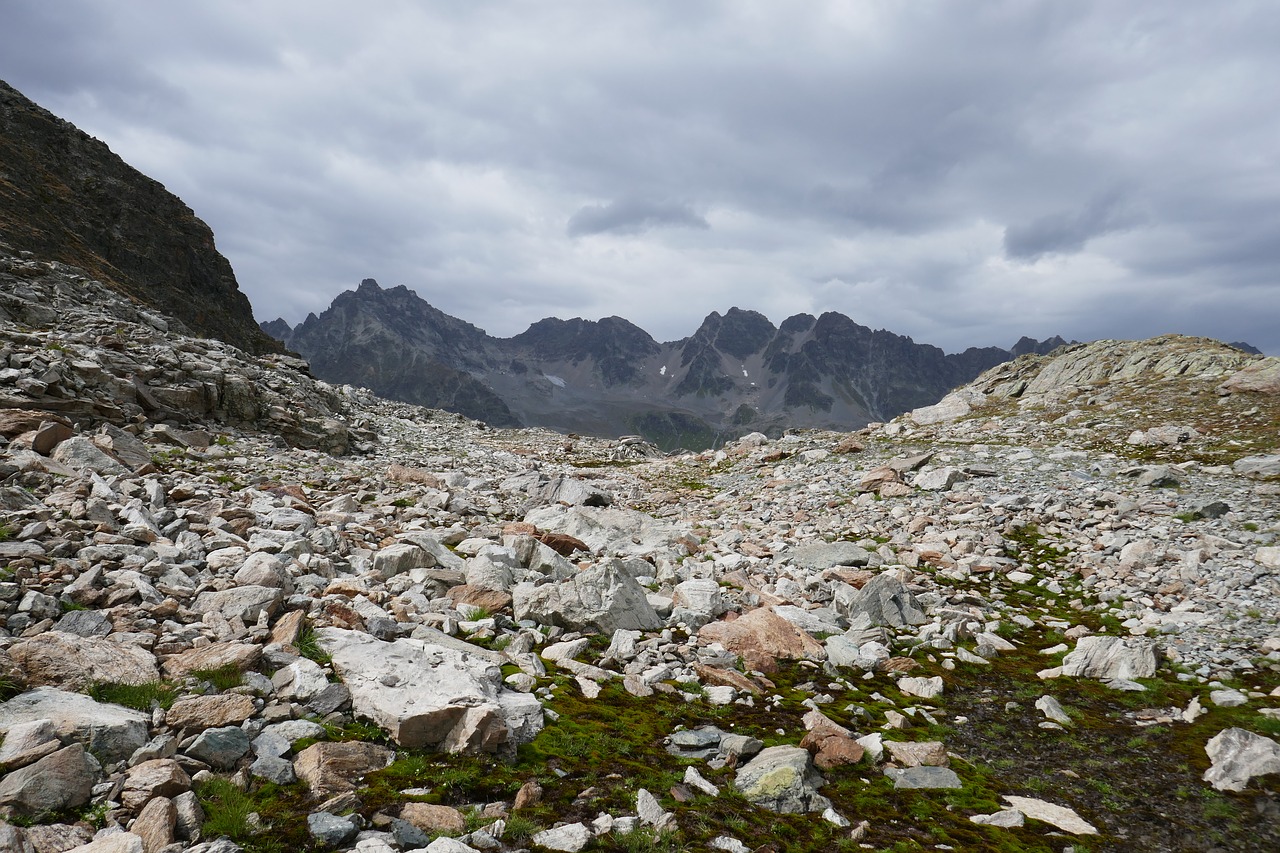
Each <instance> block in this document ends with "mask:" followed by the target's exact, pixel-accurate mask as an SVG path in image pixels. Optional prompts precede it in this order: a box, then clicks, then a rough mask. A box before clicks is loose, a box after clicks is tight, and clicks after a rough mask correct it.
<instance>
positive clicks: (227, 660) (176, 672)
mask: <svg viewBox="0 0 1280 853" xmlns="http://www.w3.org/2000/svg"><path fill="white" fill-rule="evenodd" d="M261 657H262V646H259V645H254V644H251V643H214V644H213V645H211V646H204V647H203V648H199V649H191V650H190V651H186V652H182V653H181V654H177V655H174V656H173V657H170V658H166V659H165V661H164V664H163V669H164V674H165V675H167V676H168V677H169V678H181V677H182V676H184V675H190V674H191V673H193V672H198V671H200V670H205V669H221V668H222V667H224V666H234V667H236V668H237V669H239V670H240V671H241V672H243V671H245V670H247V669H252V668H253V667H254V666H255V665H256V664H257V663H258V660H259V659H260V658H261Z"/></svg>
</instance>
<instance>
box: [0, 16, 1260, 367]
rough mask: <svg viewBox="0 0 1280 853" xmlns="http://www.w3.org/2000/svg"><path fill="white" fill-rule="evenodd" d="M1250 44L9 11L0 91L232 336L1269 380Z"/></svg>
mask: <svg viewBox="0 0 1280 853" xmlns="http://www.w3.org/2000/svg"><path fill="white" fill-rule="evenodd" d="M1277 43H1280V6H1277V5H1275V4H1274V3H1264V2H1250V0H1225V2H1220V3H1215V4H1199V3H1191V2H1173V3H1167V4H1150V3H1144V2H1137V0H1079V2H1072V3H1061V2H1049V0H1044V2H1036V0H1016V1H1015V0H975V2H972V3H963V4H945V3H911V4H907V3H902V4H886V3H873V2H855V1H854V0H814V2H812V3H806V4H803V6H800V7H797V6H796V5H795V4H788V3H782V2H758V3H750V4H743V3H737V2H733V3H731V2H727V0H724V2H708V3H688V2H676V0H655V2H646V3H631V4H616V5H610V6H609V7H608V8H607V11H602V8H601V6H600V5H599V4H598V3H595V2H589V0H563V2H558V3H555V4H535V3H523V2H511V3H498V2H494V3H447V4H441V3H437V4H422V3H416V2H411V0H387V2H385V3H382V4H379V5H378V6H377V8H376V12H374V11H370V10H368V9H366V8H357V7H355V6H354V5H352V4H346V3H340V2H336V0H321V1H320V2H317V0H308V2H303V1H302V0H278V2H273V3H270V4H262V3H251V2H248V0H225V2H220V3H218V4H185V3H172V2H168V0H120V2H117V3H112V4H110V5H103V4H101V3H96V2H89V0H61V1H60V2H57V3H50V2H46V0H10V2H8V3H6V4H5V14H4V20H3V21H2V22H0V78H4V79H6V80H8V82H10V83H11V84H13V85H15V86H16V87H17V88H19V89H20V90H22V91H23V92H24V93H26V94H27V95H28V96H30V97H32V98H33V99H34V100H36V101H37V102H39V103H41V104H42V105H43V106H45V107H47V108H49V109H51V110H53V111H54V112H56V113H57V114H59V115H62V116H63V117H65V118H68V119H69V120H71V121H73V122H75V123H76V124H78V125H79V126H81V127H82V128H83V129H85V130H86V131H88V132H90V133H93V134H94V135H96V136H98V137H99V138H102V139H104V140H105V141H107V142H108V144H110V145H111V146H112V148H113V149H114V150H116V151H117V153H120V154H121V155H122V156H124V157H125V159H126V160H128V161H129V162H130V163H132V164H133V165H134V166H136V167H138V168H139V169H141V170H142V171H144V172H146V173H147V174H149V175H151V176H153V177H155V178H157V179H158V180H160V181H161V182H163V183H164V184H165V185H166V186H167V187H169V188H170V189H171V190H173V191H174V192H177V193H178V194H179V195H180V196H182V198H183V199H184V200H185V201H186V202H187V203H188V204H189V205H191V206H192V207H193V208H194V209H195V210H196V212H197V213H198V214H199V215H200V216H201V217H202V218H204V219H205V220H206V221H208V222H209V224H210V225H211V226H212V227H213V228H214V231H215V233H216V234H217V239H218V245H219V247H220V248H221V249H222V250H223V251H224V252H225V253H226V254H227V255H228V257H229V258H230V259H231V261H232V264H233V266H234V267H235V269H236V273H237V276H238V278H239V280H240V283H241V286H242V288H243V289H244V290H245V291H246V292H247V293H248V294H249V296H250V299H251V300H252V302H253V304H254V308H255V311H256V312H257V314H258V315H259V316H260V317H264V318H265V317H274V316H277V315H284V316H285V317H286V319H289V320H290V321H291V322H296V321H298V320H300V319H301V318H302V317H303V316H305V314H306V313H307V312H308V311H319V310H323V309H324V308H325V307H326V306H327V305H328V303H329V302H330V301H331V299H332V298H333V296H334V295H336V294H337V293H338V292H340V291H342V290H344V289H348V288H351V287H354V286H356V285H357V284H358V283H359V281H360V279H362V278H365V277H370V276H372V277H374V278H377V279H378V280H379V281H380V282H381V283H382V284H384V285H387V286H391V285H396V284H406V285H409V286H411V287H414V288H415V289H417V290H418V291H419V292H420V293H421V294H422V295H423V296H424V298H427V299H428V300H429V301H431V302H432V303H433V304H435V305H436V306H437V307H439V308H441V309H442V310H444V311H448V312H450V313H454V314H457V315H459V316H462V317H463V318H464V319H466V320H468V321H471V322H473V323H476V324H477V325H480V326H482V327H484V328H486V329H488V330H490V331H492V332H494V333H497V334H512V333H514V332H518V331H521V330H523V329H524V328H525V327H526V326H527V325H528V323H529V322H531V321H532V320H535V319H538V318H540V317H543V316H547V315H554V314H559V315H562V316H592V317H600V316H608V315H614V314H616V315H621V316H625V317H627V318H628V319H631V320H632V321H634V322H636V323H637V324H639V325H640V326H642V327H643V328H645V329H646V330H648V331H649V332H650V333H652V334H653V335H654V336H655V337H657V338H659V339H664V340H670V339H676V338H680V337H684V336H685V335H688V334H690V333H691V332H692V331H693V329H694V328H695V327H696V325H697V323H698V322H699V320H700V319H701V318H702V317H703V316H704V315H705V314H707V313H708V312H710V311H712V310H718V311H721V312H723V311H724V310H725V309H726V308H727V307H729V306H730V305H739V306H741V307H744V308H754V309H756V310H760V311H763V312H764V313H766V314H767V315H769V316H770V317H771V318H772V319H774V321H775V322H777V321H778V320H780V319H782V318H783V317H785V316H787V315H789V314H793V313H796V312H799V311H807V312H810V313H817V312H821V311H825V310H838V311H843V312H845V313H847V314H849V315H850V316H852V317H853V318H854V319H855V320H857V321H859V322H862V323H864V324H866V325H870V326H877V327H886V328H890V329H892V330H894V331H897V332H901V333H904V334H910V335H912V336H913V337H915V339H916V340H919V341H925V342H929V343H935V344H938V345H940V346H943V347H944V348H947V349H962V348H964V347H966V346H969V345H986V344H999V345H1002V346H1008V345H1009V344H1010V343H1012V342H1013V341H1015V340H1017V338H1018V337H1020V336H1021V335H1023V334H1030V335H1033V336H1036V337H1048V336H1050V335H1053V334H1062V335H1064V336H1067V337H1076V338H1087V337H1096V336H1098V335H1100V334H1105V335H1117V334H1122V335H1124V336H1128V337H1141V336H1147V335H1151V334H1158V333H1161V332H1165V331H1171V330H1178V331H1188V332H1196V333H1200V334H1213V335H1217V336H1222V337H1227V338H1230V339H1233V340H1234V339H1245V340H1249V341H1250V342H1252V343H1254V344H1257V345H1259V346H1261V347H1263V348H1264V349H1267V350H1268V351H1270V352H1278V353H1280V322H1277V320H1278V318H1277V316H1276V314H1277V309H1275V308H1274V307H1273V306H1275V305H1278V304H1280V293H1277V282H1280V256H1278V255H1280V253H1278V251H1277V250H1276V248H1275V246H1276V245H1277V241H1276V240H1275V239H1274V235H1275V234H1276V233H1277V232H1278V230H1280V181H1278V180H1277V178H1276V175H1277V174H1278V172H1277V169H1276V164H1277V163H1280V94H1277V90H1276V88H1275V86H1274V80H1275V79H1277V77H1278V76H1280V54H1278V53H1277V52H1276V50H1275V48H1274V45H1275V44H1277ZM672 305H679V306H680V310H679V311H673V310H672V309H671V307H670V306H672Z"/></svg>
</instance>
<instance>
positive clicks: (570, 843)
mask: <svg viewBox="0 0 1280 853" xmlns="http://www.w3.org/2000/svg"><path fill="white" fill-rule="evenodd" d="M591 838H592V836H591V830H590V829H588V828H587V827H586V826H585V825H584V824H581V823H570V824H565V825H564V826H557V827H555V828H553V829H544V830H543V831H542V832H539V833H537V834H535V835H534V836H533V843H534V844H536V845H538V846H539V847H545V848H547V849H548V850H562V851H565V853H578V851H579V850H581V849H582V848H583V847H586V846H587V845H588V844H590V843H591Z"/></svg>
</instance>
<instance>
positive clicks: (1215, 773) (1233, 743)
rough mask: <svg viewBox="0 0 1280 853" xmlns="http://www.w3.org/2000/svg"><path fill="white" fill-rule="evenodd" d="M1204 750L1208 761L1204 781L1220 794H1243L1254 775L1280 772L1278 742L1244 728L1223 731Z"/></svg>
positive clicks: (1279, 746) (1279, 745)
mask: <svg viewBox="0 0 1280 853" xmlns="http://www.w3.org/2000/svg"><path fill="white" fill-rule="evenodd" d="M1204 751H1205V752H1206V753H1208V754H1209V761H1210V762H1211V764H1210V767H1209V769H1208V770H1206V771H1205V772H1204V781H1206V782H1208V783H1209V784H1210V785H1212V786H1213V787H1214V788H1216V789H1217V790H1219V791H1243V790H1244V789H1245V786H1247V785H1248V784H1249V781H1250V780H1251V779H1253V777H1255V776H1265V775H1266V774H1268V773H1280V743H1276V741H1274V740H1272V739H1271V738H1268V737H1263V736H1262V735H1259V734H1254V733H1253V732H1251V731H1248V730H1247V729H1241V728H1234V727H1233V728H1229V729H1223V730H1222V731H1220V732H1218V733H1217V734H1216V735H1214V736H1213V738H1212V739H1210V741H1209V743H1208V744H1207V745H1206V746H1205V748H1204Z"/></svg>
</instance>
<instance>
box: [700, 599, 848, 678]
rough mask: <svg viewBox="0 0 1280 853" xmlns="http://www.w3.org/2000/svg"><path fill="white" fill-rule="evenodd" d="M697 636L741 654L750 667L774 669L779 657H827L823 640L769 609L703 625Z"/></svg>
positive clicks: (819, 658)
mask: <svg viewBox="0 0 1280 853" xmlns="http://www.w3.org/2000/svg"><path fill="white" fill-rule="evenodd" d="M698 638H699V639H700V640H702V641H703V642H707V643H720V644H721V645H722V646H724V647H725V648H726V649H728V650H729V651H731V652H737V653H738V654H740V655H742V657H743V659H744V660H745V661H746V664H747V666H748V667H749V668H751V669H755V670H759V671H760V672H773V671H775V670H776V669H777V661H778V660H811V661H821V660H824V659H825V658H826V650H825V649H823V647H822V643H820V642H818V641H817V640H816V639H814V638H813V637H812V636H810V635H809V634H807V633H805V632H804V631H802V630H800V629H799V628H797V627H796V626H795V625H793V624H791V623H790V622H788V621H787V620H786V619H783V618H782V617H781V616H779V615H778V614H777V613H774V612H773V610H772V609H770V608H768V607H760V608H757V609H755V610H752V611H750V612H749V613H746V614H744V615H742V616H740V617H738V618H737V619H735V620H733V621H732V622H727V621H720V622H712V623H711V624H710V625H705V626H703V627H702V629H701V630H699V631H698Z"/></svg>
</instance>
